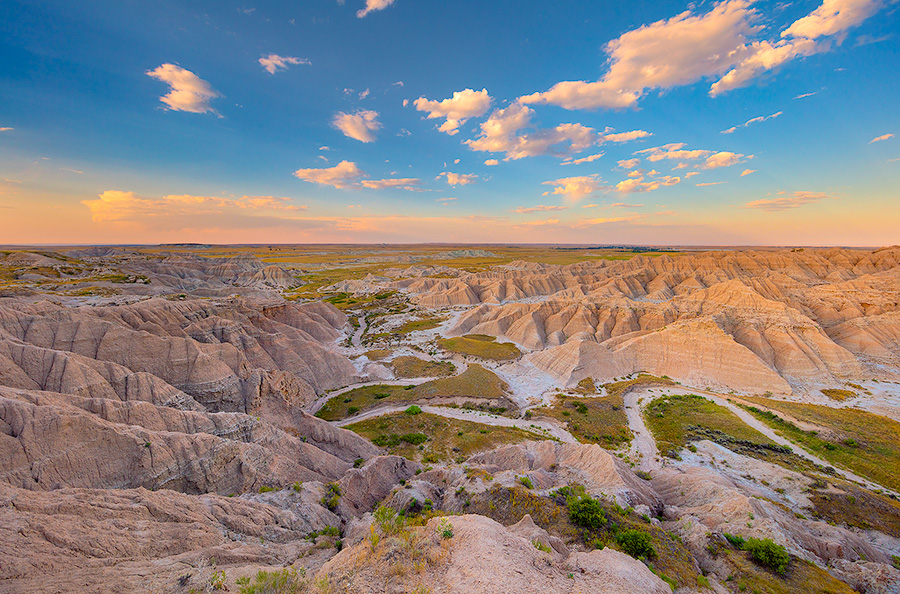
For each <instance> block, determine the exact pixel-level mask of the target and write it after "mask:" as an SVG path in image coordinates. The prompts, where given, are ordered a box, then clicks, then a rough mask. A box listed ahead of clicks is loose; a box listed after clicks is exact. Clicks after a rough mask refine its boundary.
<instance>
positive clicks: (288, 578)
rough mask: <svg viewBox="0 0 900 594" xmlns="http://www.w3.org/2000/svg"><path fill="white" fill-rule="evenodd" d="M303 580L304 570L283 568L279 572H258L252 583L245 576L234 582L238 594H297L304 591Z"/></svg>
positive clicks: (304, 582)
mask: <svg viewBox="0 0 900 594" xmlns="http://www.w3.org/2000/svg"><path fill="white" fill-rule="evenodd" d="M305 578H306V569H304V568H302V567H301V568H300V570H299V571H298V570H297V569H294V568H293V567H285V568H284V569H282V570H281V571H271V572H269V571H259V572H257V574H256V577H255V578H254V579H253V580H252V581H251V580H250V578H249V577H246V576H245V577H242V578H238V579H237V580H236V582H237V584H238V586H240V587H239V588H238V593H239V594H299V593H300V592H305V591H306V586H307V583H306V579H305Z"/></svg>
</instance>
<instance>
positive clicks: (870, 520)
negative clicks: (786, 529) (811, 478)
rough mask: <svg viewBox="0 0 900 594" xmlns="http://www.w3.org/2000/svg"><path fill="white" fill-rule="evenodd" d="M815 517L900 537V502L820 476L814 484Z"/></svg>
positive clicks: (810, 498) (811, 495)
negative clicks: (823, 478)
mask: <svg viewBox="0 0 900 594" xmlns="http://www.w3.org/2000/svg"><path fill="white" fill-rule="evenodd" d="M809 501H810V503H812V505H813V512H812V515H813V517H815V518H817V519H821V520H825V521H827V522H832V523H834V524H844V525H847V526H852V527H854V528H859V529H861V530H878V531H879V532H883V533H885V534H888V535H890V536H893V537H895V538H900V503H898V502H896V501H894V500H892V499H888V498H887V497H884V496H882V495H878V494H877V493H872V492H871V491H868V490H866V489H861V488H860V487H858V486H856V485H854V484H851V483H848V482H845V481H835V480H832V481H825V480H821V479H819V480H817V481H815V483H813V485H812V486H811V487H810V490H809Z"/></svg>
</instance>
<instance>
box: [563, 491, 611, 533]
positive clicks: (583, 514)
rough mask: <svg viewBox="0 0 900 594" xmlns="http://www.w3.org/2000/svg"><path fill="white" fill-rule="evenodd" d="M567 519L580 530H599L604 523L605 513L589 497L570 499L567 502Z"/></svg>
mask: <svg viewBox="0 0 900 594" xmlns="http://www.w3.org/2000/svg"><path fill="white" fill-rule="evenodd" d="M566 503H567V505H568V506H569V519H570V520H572V523H573V524H575V525H577V526H581V527H582V528H591V529H594V530H596V529H599V528H601V527H602V526H603V525H604V524H605V523H606V513H605V512H604V511H603V506H601V505H600V502H599V501H598V500H596V499H594V498H592V497H590V496H587V495H583V496H581V497H579V498H575V497H572V498H570V499H569V500H568V501H567V502H566Z"/></svg>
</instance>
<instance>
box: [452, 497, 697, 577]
mask: <svg viewBox="0 0 900 594" xmlns="http://www.w3.org/2000/svg"><path fill="white" fill-rule="evenodd" d="M580 494H583V489H582V488H580V487H577V486H576V487H566V488H563V489H560V490H558V491H554V492H553V493H551V494H550V496H544V495H538V494H536V493H534V492H533V491H530V490H528V489H525V488H523V487H513V488H509V487H502V486H500V485H494V486H492V487H491V488H490V489H488V490H487V491H482V492H480V493H477V494H474V495H472V497H471V503H470V505H469V506H468V508H467V510H466V513H474V514H481V515H483V516H487V517H489V518H492V519H494V520H496V521H497V522H500V523H501V524H503V525H506V526H508V525H510V524H514V523H515V522H518V521H519V520H521V519H522V516H524V515H525V514H530V515H531V517H532V519H533V520H534V523H535V524H537V525H538V526H540V527H541V528H544V529H545V530H547V531H548V532H549V533H550V534H552V535H554V536H558V537H559V538H561V539H562V540H564V541H566V542H569V543H571V542H578V543H580V545H581V546H584V547H586V548H589V549H591V548H602V547H604V546H608V547H611V548H614V549H618V550H623V545H621V544H620V543H619V541H618V540H619V539H617V535H618V534H620V533H622V534H626V533H627V534H629V535H631V534H633V533H642V534H646V535H647V536H646V537H638V539H640V540H644V539H646V543H647V544H648V545H649V547H650V548H652V549H653V550H654V552H655V555H654V557H653V559H652V561H648V563H649V564H650V566H651V567H652V568H653V569H654V571H656V572H658V573H659V574H662V575H665V576H666V577H667V578H668V579H669V580H671V581H672V582H674V583H675V585H676V586H677V587H692V586H694V585H696V583H697V580H696V578H695V576H696V571H695V570H694V560H693V557H692V556H691V554H690V552H689V551H688V550H687V549H686V548H685V547H684V545H682V544H681V543H680V542H677V541H675V540H673V539H672V537H670V536H669V535H668V534H667V533H666V532H665V531H664V530H662V529H661V528H659V527H657V526H652V525H650V524H649V523H647V522H645V521H644V520H643V519H642V518H640V517H639V516H638V515H637V514H635V513H633V512H629V511H627V510H623V509H622V508H621V507H619V506H617V505H615V504H614V503H610V502H608V501H606V500H602V499H599V500H598V499H591V502H592V503H591V504H590V506H591V508H592V509H593V508H597V509H598V510H599V513H598V515H602V521H600V522H599V523H597V524H596V525H595V526H594V527H592V528H585V527H582V526H578V525H576V524H575V523H573V522H572V519H571V514H570V510H569V505H570V503H571V502H573V501H575V500H576V499H574V498H573V497H572V495H580ZM577 500H578V501H582V500H581V499H580V498H579V499H577ZM594 502H595V503H594ZM632 531H633V532H632ZM621 540H622V541H623V542H625V543H626V544H625V545H624V546H626V547H628V546H630V545H629V544H627V543H629V542H630V541H632V540H635V538H634V537H633V536H628V537H622V538H621Z"/></svg>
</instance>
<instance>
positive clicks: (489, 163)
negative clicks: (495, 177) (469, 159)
mask: <svg viewBox="0 0 900 594" xmlns="http://www.w3.org/2000/svg"><path fill="white" fill-rule="evenodd" d="M484 164H485V165H487V166H488V167H493V166H494V165H499V164H500V161H498V160H497V159H487V160H486V161H485V162H484Z"/></svg>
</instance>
